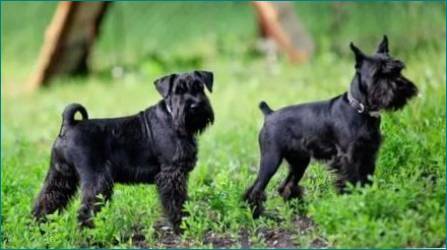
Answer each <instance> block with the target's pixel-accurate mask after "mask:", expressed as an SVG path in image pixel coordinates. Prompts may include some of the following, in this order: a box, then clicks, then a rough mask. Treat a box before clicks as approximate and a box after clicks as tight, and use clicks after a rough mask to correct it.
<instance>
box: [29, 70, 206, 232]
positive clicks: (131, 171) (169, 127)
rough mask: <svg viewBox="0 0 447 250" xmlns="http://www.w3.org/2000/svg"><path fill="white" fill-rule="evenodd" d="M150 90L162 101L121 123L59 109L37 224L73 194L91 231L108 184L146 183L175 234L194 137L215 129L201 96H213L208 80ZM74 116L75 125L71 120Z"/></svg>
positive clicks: (164, 82)
mask: <svg viewBox="0 0 447 250" xmlns="http://www.w3.org/2000/svg"><path fill="white" fill-rule="evenodd" d="M155 87H156V89H157V91H158V92H159V93H160V94H161V96H162V97H163V99H162V100H161V101H159V102H158V104H156V105H154V106H151V107H149V108H147V109H146V110H144V111H141V112H140V113H139V114H136V115H132V116H128V117H121V118H112V119H89V118H88V114H87V111H86V109H85V108H84V107H83V106H82V105H80V104H71V105H68V106H67V107H66V108H65V111H64V112H63V115H62V116H63V117H62V126H61V130H60V133H59V135H58V137H57V138H56V140H55V142H54V144H53V148H52V151H51V162H50V168H49V171H48V174H47V176H46V179H45V182H44V184H43V187H42V190H41V191H40V194H39V196H38V198H37V201H36V202H35V205H34V209H33V212H32V213H33V215H34V217H35V218H36V219H38V220H39V221H41V220H43V219H44V218H45V216H46V215H47V214H50V213H53V212H55V211H56V210H62V209H63V208H64V207H65V206H66V205H67V203H68V202H69V201H70V199H71V198H72V197H73V196H74V194H75V193H76V190H77V189H78V186H80V189H81V207H80V209H79V212H78V220H79V223H80V225H81V226H82V227H93V226H94V224H93V215H94V213H96V212H98V211H99V209H100V208H101V204H103V202H104V201H107V200H109V199H110V198H111V196H112V191H113V186H114V184H115V183H125V184H134V183H147V184H155V185H156V186H157V189H158V193H159V196H160V200H161V203H162V205H163V207H164V210H165V212H166V214H167V216H168V218H169V221H170V222H171V223H172V225H173V228H174V230H175V232H179V231H180V228H179V226H180V222H181V218H182V216H183V215H184V212H183V211H182V208H183V204H184V202H185V201H186V199H187V178H188V174H189V172H190V171H191V170H192V169H193V168H194V166H195V164H196V161H197V150H198V147H197V141H196V137H197V136H198V135H199V134H200V133H202V132H203V131H204V130H205V129H206V128H207V127H208V126H209V125H211V124H212V123H213V121H214V113H213V109H212V107H211V104H210V102H209V100H208V97H207V96H206V94H205V88H206V89H208V91H209V92H211V91H212V88H213V74H212V73H211V72H208V71H194V72H190V73H183V74H171V75H168V76H165V77H162V78H160V79H158V80H156V81H155ZM76 112H80V113H81V115H82V120H75V119H74V115H75V113H76ZM101 198H102V199H104V200H101Z"/></svg>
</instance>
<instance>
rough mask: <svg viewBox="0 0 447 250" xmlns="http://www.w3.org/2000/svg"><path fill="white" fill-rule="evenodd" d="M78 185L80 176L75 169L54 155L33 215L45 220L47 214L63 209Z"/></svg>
mask: <svg viewBox="0 0 447 250" xmlns="http://www.w3.org/2000/svg"><path fill="white" fill-rule="evenodd" d="M77 187H78V176H77V174H76V172H75V170H74V169H73V168H72V167H71V166H69V165H68V164H65V163H61V162H58V161H57V160H55V159H54V157H52V159H51V163H50V169H49V171H48V174H47V176H46V178H45V182H44V185H43V187H42V190H41V191H40V193H39V196H38V198H37V200H36V202H35V204H34V207H33V211H32V214H33V216H34V217H35V218H36V219H37V220H43V219H44V218H45V215H47V214H51V213H53V212H55V211H56V210H59V211H61V210H62V209H64V208H65V207H66V205H67V204H68V202H69V201H70V199H71V198H72V197H73V195H74V194H75V193H76V190H77Z"/></svg>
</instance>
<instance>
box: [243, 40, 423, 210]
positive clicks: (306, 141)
mask: <svg viewBox="0 0 447 250" xmlns="http://www.w3.org/2000/svg"><path fill="white" fill-rule="evenodd" d="M351 49H352V51H353V52H354V55H355V59H356V63H355V74H354V78H353V80H352V82H351V86H350V96H352V98H351V99H349V94H348V93H344V94H342V95H339V96H337V97H334V98H332V99H330V100H328V101H321V102H315V103H308V104H301V105H294V106H289V107H285V108H282V109H280V110H278V111H275V112H273V111H272V110H271V109H270V108H269V107H268V106H267V104H266V103H263V102H262V103H261V104H260V108H261V110H262V112H263V113H264V115H266V117H265V122H264V126H263V128H262V129H261V132H260V134H259V144H260V150H261V161H260V170H259V173H258V176H257V179H256V181H255V182H254V184H253V185H252V186H251V187H250V188H249V189H248V190H247V191H246V193H245V195H244V199H245V200H246V201H248V203H249V204H250V205H251V207H252V209H253V216H254V217H257V216H259V215H260V214H261V213H262V211H263V206H262V203H263V202H264V201H265V194H264V189H265V188H266V186H267V184H268V182H269V181H270V178H271V177H272V176H273V175H274V174H275V172H276V171H277V169H278V167H279V165H280V164H281V162H282V160H283V159H286V161H287V162H288V163H289V174H288V176H287V178H286V179H285V180H284V182H283V183H282V184H281V185H280V187H279V189H278V191H279V193H280V195H281V196H282V197H283V198H284V199H286V200H288V199H291V198H294V197H300V196H301V193H302V192H301V189H300V187H299V186H298V182H299V181H300V179H301V177H302V176H303V174H304V172H305V170H306V168H307V166H308V165H309V162H310V161H311V159H316V160H323V161H325V162H327V163H328V165H329V166H330V168H331V169H333V170H334V171H335V172H336V173H337V175H338V180H337V182H336V185H337V187H338V188H339V190H340V191H341V192H343V191H344V190H345V189H344V188H345V185H346V182H350V183H353V184H355V183H357V182H360V183H361V184H365V183H368V181H369V179H368V176H369V175H372V174H373V173H374V168H375V160H376V155H377V151H378V149H379V147H380V141H381V134H380V116H377V115H374V113H377V112H379V111H382V110H385V111H386V110H390V111H393V110H398V109H400V108H402V107H403V106H404V105H405V104H406V103H407V101H408V100H409V99H410V98H412V97H413V96H415V95H416V93H417V88H416V86H415V85H414V84H413V83H412V82H411V81H409V80H408V79H406V78H405V77H404V76H402V75H401V70H402V69H403V68H404V64H403V63H402V62H401V61H399V60H395V59H394V58H392V57H391V56H390V55H389V54H388V53H389V50H388V39H387V37H386V36H385V37H384V38H383V41H382V42H381V43H380V45H379V46H378V50H377V51H376V53H375V54H374V55H372V56H367V55H365V54H364V53H363V52H362V51H361V50H360V49H358V48H357V47H355V46H354V45H353V44H352V43H351ZM350 100H351V102H350Z"/></svg>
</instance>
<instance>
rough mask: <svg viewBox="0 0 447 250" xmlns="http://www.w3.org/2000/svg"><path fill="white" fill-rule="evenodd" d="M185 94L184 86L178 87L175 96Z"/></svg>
mask: <svg viewBox="0 0 447 250" xmlns="http://www.w3.org/2000/svg"><path fill="white" fill-rule="evenodd" d="M184 93H185V88H183V87H182V86H178V87H177V88H176V89H175V94H177V95H182V94H184Z"/></svg>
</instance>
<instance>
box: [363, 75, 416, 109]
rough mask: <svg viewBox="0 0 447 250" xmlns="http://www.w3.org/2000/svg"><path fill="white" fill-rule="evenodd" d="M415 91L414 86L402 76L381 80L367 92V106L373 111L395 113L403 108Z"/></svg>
mask: <svg viewBox="0 0 447 250" xmlns="http://www.w3.org/2000/svg"><path fill="white" fill-rule="evenodd" d="M417 91H418V90H417V88H416V86H415V85H414V84H413V83H412V82H411V81H410V80H408V79H407V78H405V77H404V76H402V75H399V76H396V77H393V78H381V79H379V80H377V82H376V83H375V84H374V85H373V86H372V87H371V89H370V90H369V91H368V102H369V106H370V108H371V109H373V110H380V109H384V110H388V111H396V110H399V109H401V108H403V107H404V106H405V105H406V104H407V102H408V101H409V100H410V99H411V98H412V97H414V96H415V95H416V94H417Z"/></svg>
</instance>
